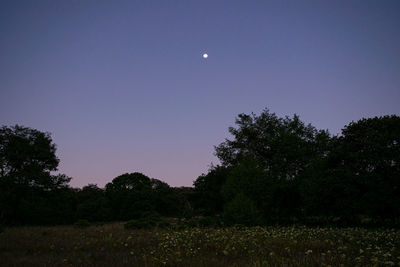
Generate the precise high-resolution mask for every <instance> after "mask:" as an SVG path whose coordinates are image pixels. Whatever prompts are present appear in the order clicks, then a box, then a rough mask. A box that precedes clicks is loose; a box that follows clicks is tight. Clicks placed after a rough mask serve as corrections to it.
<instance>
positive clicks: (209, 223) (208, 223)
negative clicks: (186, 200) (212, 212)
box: [198, 216, 219, 227]
mask: <svg viewBox="0 0 400 267" xmlns="http://www.w3.org/2000/svg"><path fill="white" fill-rule="evenodd" d="M198 224H199V226H200V227H215V226H217V225H218V224H219V222H218V220H217V219H216V218H214V217H210V216H206V217H201V218H199V221H198Z"/></svg>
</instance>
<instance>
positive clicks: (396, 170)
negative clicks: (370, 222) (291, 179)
mask: <svg viewBox="0 0 400 267" xmlns="http://www.w3.org/2000/svg"><path fill="white" fill-rule="evenodd" d="M399 139H400V117H398V116H384V117H375V118H370V119H361V120H359V121H358V122H352V123H350V124H349V125H348V126H345V128H344V129H343V130H342V136H340V137H337V138H334V140H333V145H332V148H331V152H330V153H329V156H328V157H327V158H325V159H324V160H320V161H318V162H314V163H313V164H312V169H310V172H309V173H310V179H309V180H307V181H305V183H307V186H306V187H305V189H306V190H305V192H304V195H305V196H306V197H305V198H306V199H307V198H308V199H309V201H308V202H307V203H309V207H310V209H309V210H314V212H318V213H319V214H326V215H332V216H341V217H343V218H345V219H346V220H350V221H352V220H355V219H356V218H355V217H356V216H357V215H358V216H362V215H364V216H365V215H366V216H370V217H373V218H392V219H393V218H398V217H399V216H400V210H399V207H400V165H399V162H400V145H399V141H400V140H399ZM317 198H318V199H319V201H315V200H316V199H317Z"/></svg>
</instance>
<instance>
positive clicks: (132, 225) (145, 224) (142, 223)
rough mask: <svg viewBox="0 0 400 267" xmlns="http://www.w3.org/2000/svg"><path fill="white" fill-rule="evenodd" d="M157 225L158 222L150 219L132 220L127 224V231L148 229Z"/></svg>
mask: <svg viewBox="0 0 400 267" xmlns="http://www.w3.org/2000/svg"><path fill="white" fill-rule="evenodd" d="M156 225H157V221H156V220H154V219H150V218H141V219H137V220H130V221H128V222H126V223H125V225H124V227H125V229H148V228H153V227H155V226H156Z"/></svg>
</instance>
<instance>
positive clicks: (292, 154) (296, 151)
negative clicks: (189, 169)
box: [215, 109, 329, 179]
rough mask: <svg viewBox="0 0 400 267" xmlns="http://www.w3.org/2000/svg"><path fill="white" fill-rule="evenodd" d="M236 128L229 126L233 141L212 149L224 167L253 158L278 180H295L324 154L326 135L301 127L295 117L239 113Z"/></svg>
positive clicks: (304, 126) (266, 112)
mask: <svg viewBox="0 0 400 267" xmlns="http://www.w3.org/2000/svg"><path fill="white" fill-rule="evenodd" d="M235 123H236V125H237V126H238V127H237V128H234V127H230V128H229V132H230V133H231V134H232V135H233V140H229V139H227V140H225V142H223V143H221V144H220V145H219V146H217V147H215V151H216V153H215V154H216V155H217V157H218V158H219V159H220V160H221V162H222V164H223V165H224V166H232V165H236V164H237V163H239V162H240V161H241V160H243V159H246V158H249V157H250V158H253V159H255V160H257V161H258V162H259V164H261V165H262V166H263V168H264V169H265V170H266V171H268V172H270V173H271V174H273V175H274V176H275V177H276V178H278V179H293V178H295V177H296V176H297V175H298V174H299V173H300V172H301V171H302V170H304V168H305V166H306V165H307V163H308V162H309V160H310V159H311V158H312V157H314V156H315V155H316V154H323V153H324V152H325V149H326V148H325V146H326V141H327V140H329V134H328V132H327V131H324V130H320V131H318V130H316V128H315V127H313V126H312V125H311V124H308V125H305V124H304V123H303V122H302V121H300V119H299V117H298V116H297V115H294V116H293V118H289V117H287V116H286V117H285V118H279V117H277V116H276V114H275V113H270V112H269V110H268V109H265V110H264V111H263V112H262V113H261V114H260V115H259V116H257V115H255V114H254V113H252V114H250V115H247V114H239V115H238V117H237V119H236V122H235Z"/></svg>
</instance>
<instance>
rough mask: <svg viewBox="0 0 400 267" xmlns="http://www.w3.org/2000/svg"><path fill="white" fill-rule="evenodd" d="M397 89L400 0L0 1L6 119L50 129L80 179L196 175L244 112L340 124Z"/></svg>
mask: <svg viewBox="0 0 400 267" xmlns="http://www.w3.org/2000/svg"><path fill="white" fill-rule="evenodd" d="M203 53H207V54H208V55H209V57H208V58H207V59H204V58H203V57H202V55H203ZM399 103H400V1H398V0H394V1H388V0H385V1H380V0H379V1H378V0H376V1H366V0H360V1H349V0H345V1H336V0H335V1H268V0H264V1H245V0H242V1H233V0H229V1H218V0H212V1H189V0H182V1H173V0H163V1H150V0H146V1H145V0H143V1H94V0H93V1H85V0H79V1H78V0H63V1H62V0H60V1H54V0H51V1H50V0H49V1H41V0H37V1H32V0H27V1H19V0H10V1H8V0H3V1H1V2H0V125H7V126H11V125H15V124H20V125H23V126H27V127H32V128H35V129H38V130H40V131H46V132H50V133H51V134H52V137H53V141H54V142H55V143H56V144H57V156H58V157H59V158H60V160H61V162H60V166H59V171H60V172H61V173H65V174H66V175H68V176H71V177H73V180H72V182H71V185H72V186H75V187H82V186H84V185H87V184H88V183H96V184H98V185H99V186H101V187H102V186H104V185H105V184H106V183H107V182H110V181H111V180H112V179H113V178H114V177H116V176H118V175H120V174H123V173H125V172H135V171H139V172H142V173H144V174H145V175H147V176H150V177H152V178H157V179H160V180H163V181H165V182H167V183H168V184H170V185H171V186H191V185H192V183H193V181H194V180H195V179H196V178H197V177H198V176H199V175H200V174H201V173H204V172H206V171H207V169H208V167H209V165H210V163H211V162H213V163H215V164H217V163H218V159H217V158H216V157H215V156H214V155H213V152H214V147H213V146H214V145H218V144H219V143H221V142H222V141H224V139H225V138H228V137H230V136H229V133H228V127H229V126H233V125H234V120H235V117H236V116H237V115H238V114H239V113H247V114H248V113H251V112H254V113H256V114H259V113H260V112H261V111H262V110H263V109H264V108H269V109H270V111H271V112H275V113H277V115H278V116H285V115H288V116H292V115H293V114H294V113H296V114H298V115H299V116H300V119H301V120H302V121H304V122H305V123H311V124H313V125H314V126H315V127H317V128H318V129H329V131H330V132H331V133H332V134H339V133H340V131H341V129H342V128H343V126H345V125H347V124H348V123H350V122H351V121H356V120H359V119H361V118H363V117H374V116H381V115H391V114H396V115H399V114H400V104H399Z"/></svg>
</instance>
